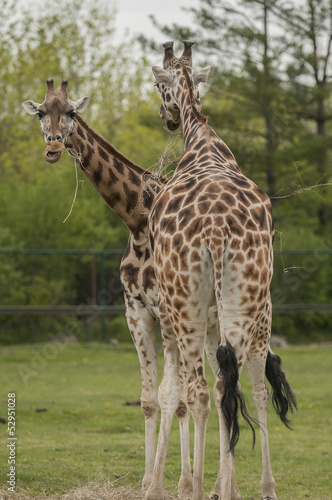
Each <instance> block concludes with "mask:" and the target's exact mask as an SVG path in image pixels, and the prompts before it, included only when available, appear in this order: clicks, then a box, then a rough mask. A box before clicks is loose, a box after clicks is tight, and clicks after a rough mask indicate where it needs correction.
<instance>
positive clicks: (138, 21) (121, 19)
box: [114, 0, 198, 44]
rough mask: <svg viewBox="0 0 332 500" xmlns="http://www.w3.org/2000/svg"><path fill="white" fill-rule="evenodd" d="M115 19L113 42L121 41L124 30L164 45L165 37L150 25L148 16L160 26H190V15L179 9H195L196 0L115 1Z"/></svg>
mask: <svg viewBox="0 0 332 500" xmlns="http://www.w3.org/2000/svg"><path fill="white" fill-rule="evenodd" d="M114 3H115V4H116V5H117V10H118V14H117V17H116V36H115V40H117V41H121V39H122V40H123V37H124V33H125V30H126V28H128V29H129V30H130V33H131V34H132V35H134V34H138V33H143V34H145V35H146V36H147V37H148V38H152V39H153V40H155V42H156V43H160V44H162V43H164V42H165V41H167V40H165V35H163V34H161V33H160V32H159V31H158V30H157V29H155V28H154V27H153V25H152V22H151V21H150V19H149V15H150V14H153V15H154V16H155V17H156V19H157V21H158V22H159V23H161V24H169V25H171V24H173V23H176V24H183V25H187V26H192V22H191V15H189V14H188V13H186V12H184V11H183V10H182V9H181V7H195V6H197V5H198V0H115V2H114Z"/></svg>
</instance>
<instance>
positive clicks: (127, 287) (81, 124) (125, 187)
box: [23, 42, 217, 496]
mask: <svg viewBox="0 0 332 500" xmlns="http://www.w3.org/2000/svg"><path fill="white" fill-rule="evenodd" d="M190 46H191V44H190V42H189V45H187V44H186V43H185V50H184V53H183V60H184V61H186V62H187V63H189V62H191V58H190V57H189V54H188V50H189V49H190ZM67 87H68V82H67V81H66V80H64V81H62V83H61V88H60V91H59V92H56V91H55V90H54V81H53V80H52V79H49V80H47V92H46V96H45V100H44V102H43V104H38V103H36V102H34V101H31V100H30V101H26V102H24V103H23V106H24V108H25V110H26V111H27V112H28V113H30V114H32V115H37V116H38V117H39V119H40V122H41V129H42V134H43V136H44V138H45V142H46V144H47V147H46V149H45V152H44V158H45V160H46V161H47V162H48V163H52V164H54V163H56V162H57V161H59V159H60V158H61V154H62V152H63V151H66V150H67V151H68V152H70V154H71V155H73V156H74V157H76V158H77V159H78V164H79V166H80V168H81V170H82V172H83V173H84V175H85V176H86V177H87V178H88V180H89V181H90V182H91V183H92V185H93V186H94V188H95V189H96V191H97V192H98V193H99V194H100V196H101V197H102V198H103V199H104V201H105V202H106V203H107V205H108V206H109V207H110V208H111V209H113V210H114V211H115V212H116V213H117V214H118V215H119V216H120V217H121V219H122V221H123V222H124V224H125V225H126V226H127V227H128V229H129V230H130V237H129V242H128V246H127V249H126V251H125V253H124V256H123V258H122V261H121V265H120V276H121V282H122V286H123V290H124V297H125V305H126V319H127V323H128V327H129V330H130V333H131V336H132V338H133V341H134V344H135V347H136V350H137V353H138V358H139V362H140V369H141V377H142V394H141V407H142V411H143V414H144V416H145V443H146V451H145V474H144V477H143V481H142V487H143V489H147V487H148V486H149V484H150V482H151V478H152V472H153V466H154V459H155V453H156V426H157V415H158V396H157V389H158V382H157V348H156V337H155V323H156V321H158V318H159V309H158V292H157V282H156V278H155V274H154V268H153V259H152V255H151V251H150V243H149V240H148V235H147V231H148V227H147V221H148V215H149V212H150V209H151V206H152V203H153V201H154V198H155V196H156V194H157V193H158V192H159V191H160V190H161V189H162V188H163V186H164V185H165V184H166V182H167V179H166V178H165V177H162V176H156V175H155V174H153V173H151V172H150V171H148V170H145V169H143V168H141V167H140V166H138V165H137V164H135V163H133V162H132V161H131V160H129V159H128V158H126V157H125V156H124V155H122V154H121V153H120V152H119V151H117V150H116V149H115V148H114V146H112V145H111V144H109V143H108V142H107V141H105V140H104V139H103V138H102V137H101V136H100V135H99V134H97V133H96V132H95V131H94V130H92V129H91V128H90V127H89V125H88V124H87V123H86V122H85V121H84V120H83V119H82V118H81V116H80V113H82V112H83V111H84V109H85V108H86V106H87V105H88V103H89V98H88V97H84V98H82V99H78V100H77V101H70V100H69V98H68V95H67ZM216 322H217V316H216V308H215V307H212V308H211V309H210V312H209V325H208V341H207V343H206V351H207V354H208V357H209V360H210V363H211V366H212V367H214V370H216V366H217V363H216V360H215V356H214V351H215V346H217V327H216ZM211 346H213V347H211ZM177 417H178V419H179V422H180V433H181V475H180V479H179V493H180V496H183V495H185V492H190V491H191V490H192V475H191V465H190V454H189V412H188V409H187V402H186V399H185V398H182V400H181V401H180V404H179V407H178V409H177Z"/></svg>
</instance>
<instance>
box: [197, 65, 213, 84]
mask: <svg viewBox="0 0 332 500" xmlns="http://www.w3.org/2000/svg"><path fill="white" fill-rule="evenodd" d="M210 71H211V66H206V68H202V69H197V70H194V72H193V80H194V85H195V87H196V85H198V84H199V83H206V82H207V81H208V78H209V74H210Z"/></svg>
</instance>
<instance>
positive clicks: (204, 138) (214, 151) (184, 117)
mask: <svg viewBox="0 0 332 500" xmlns="http://www.w3.org/2000/svg"><path fill="white" fill-rule="evenodd" d="M178 100H179V103H180V116H181V123H182V129H183V142H184V150H185V154H184V158H183V159H185V156H187V155H186V153H188V152H192V153H194V154H195V155H196V157H201V159H202V157H203V156H209V158H210V159H211V157H213V160H214V162H215V163H218V164H220V163H222V164H225V168H227V169H229V170H231V171H234V170H236V171H237V172H240V169H239V167H238V165H237V163H236V160H235V158H234V155H233V153H232V152H231V150H230V149H229V147H228V146H227V145H226V144H225V143H224V141H223V140H222V139H220V137H218V136H217V134H216V133H215V132H214V130H213V129H212V128H211V127H209V125H208V120H209V119H208V117H207V116H204V115H202V114H201V113H200V111H199V110H198V109H197V107H196V99H195V96H194V92H193V87H192V83H191V81H190V77H189V74H188V72H187V70H186V68H185V66H184V67H183V78H181V80H180V85H179V89H178ZM181 163H182V162H181ZM185 163H186V162H185ZM226 165H227V167H226ZM179 166H180V165H179Z"/></svg>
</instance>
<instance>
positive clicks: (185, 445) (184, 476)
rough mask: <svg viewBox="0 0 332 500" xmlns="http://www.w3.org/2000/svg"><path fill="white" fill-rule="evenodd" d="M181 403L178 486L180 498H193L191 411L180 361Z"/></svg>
mask: <svg viewBox="0 0 332 500" xmlns="http://www.w3.org/2000/svg"><path fill="white" fill-rule="evenodd" d="M180 367H181V368H180V403H179V406H178V408H177V410H176V412H175V414H176V416H177V418H178V420H179V424H180V438H181V475H180V479H179V484H178V492H179V497H180V498H184V499H185V498H191V497H190V495H192V493H193V477H192V473H191V465H190V440H189V419H190V411H189V408H188V404H187V385H188V384H187V375H186V371H185V370H184V369H183V361H181V360H180Z"/></svg>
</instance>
